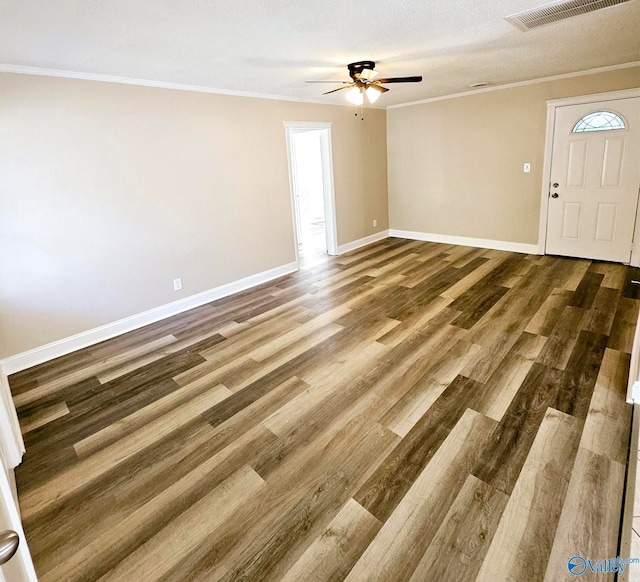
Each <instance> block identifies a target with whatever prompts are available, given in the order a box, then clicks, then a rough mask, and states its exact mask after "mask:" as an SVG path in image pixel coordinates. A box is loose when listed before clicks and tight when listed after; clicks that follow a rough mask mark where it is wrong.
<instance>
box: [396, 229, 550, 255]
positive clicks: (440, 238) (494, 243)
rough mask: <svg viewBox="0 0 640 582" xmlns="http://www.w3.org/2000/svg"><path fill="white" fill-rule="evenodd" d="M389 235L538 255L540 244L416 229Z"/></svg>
mask: <svg viewBox="0 0 640 582" xmlns="http://www.w3.org/2000/svg"><path fill="white" fill-rule="evenodd" d="M389 236H391V237H396V238H408V239H411V240H423V241H427V242H437V243H445V244H449V245H462V246H465V247H477V248H480V249H495V250H498V251H511V252H513V253H525V254H527V255H537V254H538V245H532V244H528V243H519V242H510V241H504V240H492V239H488V238H473V237H468V236H454V235H450V234H436V233H431V232H417V231H414V230H398V229H395V228H391V229H389Z"/></svg>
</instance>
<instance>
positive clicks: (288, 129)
mask: <svg viewBox="0 0 640 582" xmlns="http://www.w3.org/2000/svg"><path fill="white" fill-rule="evenodd" d="M284 129H285V135H286V140H287V141H286V143H287V162H288V164H289V189H290V194H291V218H292V225H293V240H294V246H295V253H296V264H298V266H299V257H298V242H299V241H298V227H297V219H296V216H297V212H298V209H297V202H296V199H295V195H296V193H295V175H294V172H295V169H294V167H293V163H292V151H291V139H290V135H291V133H292V132H296V131H310V130H318V129H319V130H323V131H322V133H321V135H320V151H321V157H322V181H323V188H324V190H323V194H324V220H325V229H326V237H327V252H328V253H329V254H330V255H337V254H338V232H337V224H336V201H335V191H334V187H333V153H332V151H331V122H324V121H285V122H284Z"/></svg>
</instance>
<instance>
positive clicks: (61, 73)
mask: <svg viewBox="0 0 640 582" xmlns="http://www.w3.org/2000/svg"><path fill="white" fill-rule="evenodd" d="M0 73H13V74H16V75H35V76H40V77H61V78H64V79H79V80H82V81H100V82H102V83H118V84H120V85H137V86H140V87H154V88H156V89H173V90H174V91H190V92H192V93H210V94H212V95H227V96H229V97H247V98H250V99H270V100H272V101H291V102H293V103H309V104H312V105H328V106H331V107H349V108H353V105H351V104H350V103H345V104H344V105H343V104H340V103H327V102H326V101H320V100H319V99H307V98H302V97H287V96H285V95H271V94H268V93H252V92H250V91H233V90H230V89H215V88H213V87H204V86H202V85H188V84H184V83H171V82H168V81H151V80H149V79H136V78H134V77H119V76H117V75H103V74H100V73H84V72H81V71H66V70H63V69H46V68H42V67H28V66H24V65H11V64H7V63H0ZM365 109H381V110H385V109H386V107H381V106H365Z"/></svg>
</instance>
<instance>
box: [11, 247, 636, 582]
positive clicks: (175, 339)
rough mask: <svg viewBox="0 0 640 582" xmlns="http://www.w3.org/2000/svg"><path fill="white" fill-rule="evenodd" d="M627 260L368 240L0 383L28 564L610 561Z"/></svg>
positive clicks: (252, 567) (493, 570)
mask: <svg viewBox="0 0 640 582" xmlns="http://www.w3.org/2000/svg"><path fill="white" fill-rule="evenodd" d="M632 275H633V277H634V278H638V274H637V270H634V269H630V268H628V267H624V266H622V265H613V264H607V263H598V262H591V261H586V260H576V259H564V258H554V257H548V256H547V257H538V256H528V255H521V254H514V253H507V252H502V251H493V250H483V249H473V248H468V247H458V246H452V245H442V244H435V243H424V242H416V241H413V242H410V241H406V240H402V239H387V240H384V241H381V242H379V243H376V244H374V245H371V246H369V247H366V248H364V249H360V250H358V251H355V252H353V253H351V254H349V255H344V256H340V257H335V258H330V259H326V260H318V259H317V258H316V260H313V261H309V262H308V263H307V264H306V266H305V267H304V268H303V269H302V270H301V271H299V272H298V273H295V274H293V275H291V276H288V277H285V278H282V279H279V280H276V281H273V282H271V283H269V284H266V285H263V286H261V287H259V288H255V289H251V290H248V291H245V292H243V293H240V294H237V295H234V296H232V297H228V298H226V299H223V300H221V301H217V302H215V303H211V304H207V305H204V306H202V307H199V308H197V309H194V310H191V311H189V312H186V313H184V314H182V315H179V316H176V317H173V318H171V319H169V320H164V321H162V322H158V323H156V324H153V325H151V326H148V327H147V328H145V329H142V330H138V331H135V332H132V333H129V334H127V335H125V336H121V337H119V338H116V339H113V340H110V341H107V342H104V343H102V344H99V345H97V346H94V347H91V348H87V349H85V350H82V351H80V352H77V353H75V354H71V355H69V356H65V357H62V358H59V359H58V360H56V361H54V362H49V363H46V364H43V365H41V366H38V367H36V368H33V369H31V370H27V371H25V372H22V373H19V374H15V375H13V376H12V377H11V378H10V382H11V387H12V390H13V393H14V398H15V402H16V405H17V406H18V411H19V415H20V419H21V424H22V427H23V431H24V436H25V441H26V445H27V454H26V456H25V459H24V462H23V464H22V465H20V466H19V467H18V469H17V480H18V489H19V495H20V503H21V509H22V515H23V520H24V526H25V531H26V534H27V538H28V542H29V545H30V548H31V551H32V554H33V557H34V561H35V565H36V570H37V571H38V574H39V576H40V579H41V580H42V581H43V582H47V581H55V582H58V581H61V580H83V581H89V580H98V579H100V580H103V581H107V580H119V581H128V580H140V581H142V580H144V581H145V582H148V581H156V580H158V581H183V580H207V581H209V580H224V581H232V580H286V581H288V582H293V581H296V582H297V581H302V580H304V581H328V580H331V581H337V580H349V581H366V582H371V581H374V580H379V581H390V582H391V581H392V582H399V581H411V582H418V581H419V582H423V581H430V580H434V581H436V580H438V581H439V580H461V581H462V580H464V581H467V580H481V581H484V580H487V581H495V580H523V581H525V580H526V581H528V582H530V581H535V580H550V581H551V580H552V581H557V580H569V579H573V578H574V577H573V576H571V575H570V574H569V572H568V570H567V560H568V559H569V558H570V557H572V556H574V555H582V556H584V557H585V558H591V559H606V558H610V557H614V556H616V555H617V552H618V534H619V527H620V516H621V507H622V501H623V489H624V477H625V467H626V463H627V455H628V442H629V431H630V420H631V406H630V405H627V404H626V403H625V394H626V382H627V374H628V368H629V359H630V355H629V354H630V351H631V342H632V339H633V332H634V328H635V323H636V319H637V316H638V307H639V305H640V300H639V299H638V293H639V290H638V287H636V286H634V285H632V284H631V283H630V279H631V278H632ZM638 567H640V566H638ZM609 576H610V577H609V578H607V575H604V574H599V575H598V578H597V579H598V580H607V579H608V580H613V577H612V576H613V575H609ZM584 578H585V579H589V578H588V576H587V575H585V577H584Z"/></svg>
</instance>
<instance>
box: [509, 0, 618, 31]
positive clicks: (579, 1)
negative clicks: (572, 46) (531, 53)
mask: <svg viewBox="0 0 640 582" xmlns="http://www.w3.org/2000/svg"><path fill="white" fill-rule="evenodd" d="M625 2H630V0H568V1H561V2H553V3H551V4H546V5H545V6H541V7H540V8H534V9H533V10H527V11H525V12H519V13H518V14H512V15H511V16H507V17H506V18H505V20H507V21H508V22H510V23H511V24H513V26H515V27H516V28H519V29H520V30H524V31H526V30H531V29H532V28H536V27H538V26H544V25H545V24H550V23H552V22H557V21H558V20H564V19H565V18H572V17H573V16H579V15H580V14H587V13H588V12H593V11H595V10H602V9H603V8H610V7H611V6H617V5H618V4H624V3H625Z"/></svg>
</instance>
